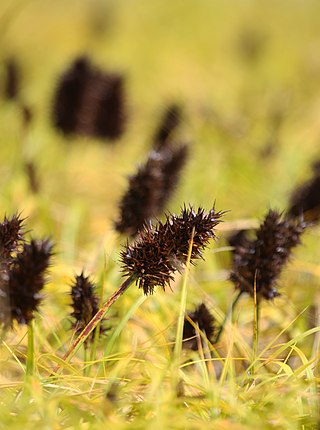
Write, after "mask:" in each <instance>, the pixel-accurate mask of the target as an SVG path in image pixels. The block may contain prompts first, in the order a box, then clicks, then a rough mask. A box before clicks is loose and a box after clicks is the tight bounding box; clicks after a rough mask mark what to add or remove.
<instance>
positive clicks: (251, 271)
mask: <svg viewBox="0 0 320 430" xmlns="http://www.w3.org/2000/svg"><path fill="white" fill-rule="evenodd" d="M306 227H307V223H305V222H304V221H303V219H302V218H298V219H288V218H283V217H282V215H281V214H280V213H278V212H277V211H274V210H270V211H269V212H268V213H267V215H266V217H265V220H264V222H263V223H262V224H261V225H260V228H259V229H258V230H257V232H256V239H254V240H249V239H246V240H244V241H241V242H240V243H239V244H238V245H236V247H235V250H234V255H233V270H232V272H231V276H230V279H231V280H232V282H233V283H234V285H235V287H236V288H237V289H240V290H241V291H243V292H247V293H249V294H250V295H252V296H253V294H254V285H256V291H257V296H258V298H260V297H263V298H265V299H267V300H271V299H273V298H274V297H277V296H279V293H278V291H277V288H276V283H277V279H278V277H279V275H280V273H281V271H282V269H283V267H284V265H285V264H286V262H287V261H288V259H289V257H290V255H291V251H292V249H293V248H294V247H295V246H297V245H298V244H299V243H300V236H301V234H302V233H303V231H304V230H305V228H306Z"/></svg>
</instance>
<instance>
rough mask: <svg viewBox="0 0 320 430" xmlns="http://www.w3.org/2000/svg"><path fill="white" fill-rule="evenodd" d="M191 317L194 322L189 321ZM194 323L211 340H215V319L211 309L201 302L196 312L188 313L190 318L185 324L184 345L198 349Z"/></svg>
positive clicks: (186, 319)
mask: <svg viewBox="0 0 320 430" xmlns="http://www.w3.org/2000/svg"><path fill="white" fill-rule="evenodd" d="M189 319H191V320H192V321H193V323H194V324H191V322H190V321H189ZM194 325H196V326H198V328H199V330H200V331H201V332H202V333H204V334H205V335H206V337H207V339H208V340H209V342H211V343H213V342H214V335H215V331H216V327H215V319H214V317H213V316H212V315H211V313H210V311H209V309H208V308H207V306H206V305H205V304H204V303H201V304H200V305H199V306H197V308H196V309H195V310H194V312H190V313H189V314H188V318H185V320H184V326H183V340H184V343H183V345H184V346H185V347H186V348H189V349H192V350H194V351H196V350H197V349H198V342H197V330H196V328H195V327H194Z"/></svg>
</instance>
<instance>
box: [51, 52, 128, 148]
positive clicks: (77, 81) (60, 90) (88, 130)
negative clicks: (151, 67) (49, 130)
mask: <svg viewBox="0 0 320 430" xmlns="http://www.w3.org/2000/svg"><path fill="white" fill-rule="evenodd" d="M124 112H125V101H124V78H123V76H122V75H120V74H115V73H108V72H104V71H101V70H99V69H97V68H96V67H94V66H93V65H92V64H91V62H90V60H89V59H88V58H87V57H80V58H78V59H77V60H75V61H74V62H73V63H72V64H71V66H70V67H69V68H68V70H67V71H66V72H65V73H64V74H63V75H62V77H61V78H60V81H59V83H58V86H57V89H56V92H55V96H54V101H53V123H54V125H55V127H57V128H58V129H60V130H61V131H62V132H63V133H64V134H66V135H69V134H78V135H85V136H91V137H98V138H102V139H112V140H114V139H117V138H119V137H120V136H121V135H122V133H123V132H124V128H125V120H126V116H125V113H124Z"/></svg>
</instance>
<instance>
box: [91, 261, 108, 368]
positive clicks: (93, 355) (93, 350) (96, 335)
mask: <svg viewBox="0 0 320 430" xmlns="http://www.w3.org/2000/svg"><path fill="white" fill-rule="evenodd" d="M105 272H106V262H105V263H104V270H103V272H102V276H101V284H100V285H101V288H100V297H99V307H101V306H102V305H103V293H104V278H105ZM100 327H101V321H99V323H98V324H97V327H96V331H95V332H94V338H93V343H92V347H91V354H90V359H91V361H92V362H94V361H95V359H96V351H97V345H98V342H99V337H100Z"/></svg>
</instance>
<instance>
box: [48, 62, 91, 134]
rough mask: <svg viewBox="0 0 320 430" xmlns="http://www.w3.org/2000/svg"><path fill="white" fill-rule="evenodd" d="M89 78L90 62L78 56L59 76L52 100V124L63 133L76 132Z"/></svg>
mask: <svg viewBox="0 0 320 430" xmlns="http://www.w3.org/2000/svg"><path fill="white" fill-rule="evenodd" d="M89 80H90V63H89V60H88V59H87V58H86V57H80V58H78V59H77V60H75V61H74V62H73V64H71V66H70V67H69V68H68V69H67V70H66V72H65V73H64V74H63V75H62V76H61V78H60V80H59V83H58V86H57V89H56V92H55V96H54V101H53V123H54V126H55V127H57V128H58V129H60V130H61V131H63V133H65V134H70V133H76V131H77V126H78V118H77V115H78V110H79V108H80V106H81V103H82V99H83V95H84V91H85V88H86V86H87V84H88V81H89Z"/></svg>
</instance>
